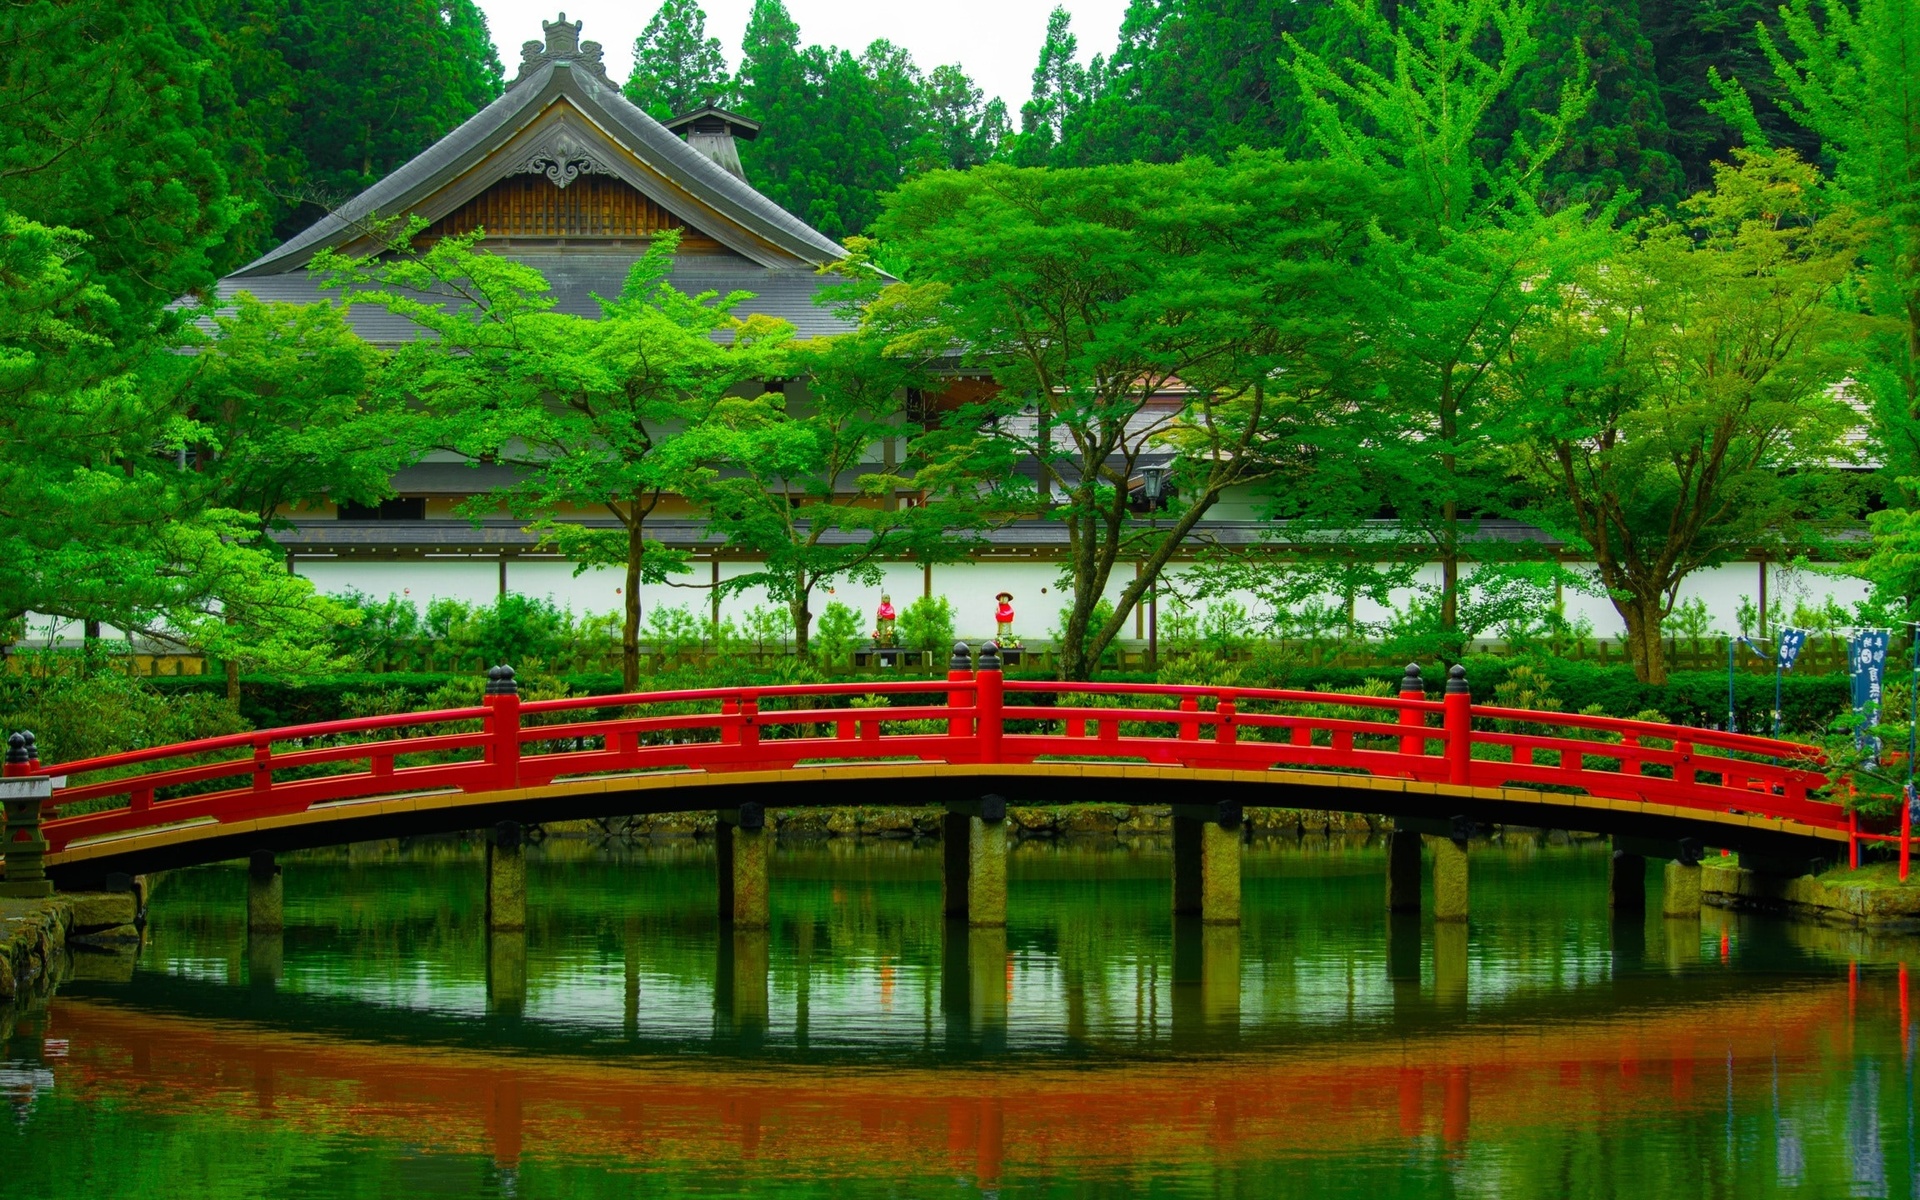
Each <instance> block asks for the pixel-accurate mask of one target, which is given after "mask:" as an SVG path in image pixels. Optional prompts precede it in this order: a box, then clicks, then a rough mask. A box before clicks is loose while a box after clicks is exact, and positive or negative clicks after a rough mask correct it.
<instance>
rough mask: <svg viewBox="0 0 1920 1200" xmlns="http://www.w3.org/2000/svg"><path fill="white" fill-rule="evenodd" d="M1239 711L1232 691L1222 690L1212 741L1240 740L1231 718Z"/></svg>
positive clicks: (1216, 710) (1225, 742)
mask: <svg viewBox="0 0 1920 1200" xmlns="http://www.w3.org/2000/svg"><path fill="white" fill-rule="evenodd" d="M1239 711H1240V710H1239V708H1238V706H1236V705H1235V704H1234V702H1233V693H1231V692H1223V693H1222V694H1221V696H1220V703H1219V705H1218V706H1217V707H1216V708H1215V709H1214V713H1215V718H1216V719H1215V721H1214V726H1213V740H1214V741H1216V742H1219V743H1220V744H1222V745H1226V744H1229V743H1232V742H1237V741H1239V740H1240V729H1239V727H1238V726H1236V725H1235V724H1234V723H1233V719H1234V717H1235V716H1237V715H1238V714H1239ZM1115 724H1118V722H1115Z"/></svg>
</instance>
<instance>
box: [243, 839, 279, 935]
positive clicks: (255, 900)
mask: <svg viewBox="0 0 1920 1200" xmlns="http://www.w3.org/2000/svg"><path fill="white" fill-rule="evenodd" d="M285 899H286V887H285V884H284V882H283V881H282V879H281V877H280V864H278V863H276V862H274V861H273V851H271V850H255V851H254V852H253V854H252V855H250V856H249V857H248V859H247V932H248V933H249V934H255V933H262V934H265V933H271V934H278V933H279V932H280V931H281V930H282V929H284V928H286V916H285V904H284V901H285Z"/></svg>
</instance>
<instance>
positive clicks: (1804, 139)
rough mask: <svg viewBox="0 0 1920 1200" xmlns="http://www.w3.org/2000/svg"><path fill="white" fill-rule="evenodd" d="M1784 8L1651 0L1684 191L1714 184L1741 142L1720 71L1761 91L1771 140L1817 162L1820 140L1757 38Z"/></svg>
mask: <svg viewBox="0 0 1920 1200" xmlns="http://www.w3.org/2000/svg"><path fill="white" fill-rule="evenodd" d="M1778 9H1779V3H1778V0H1643V3H1642V7H1641V9H1640V20H1641V29H1642V31H1643V32H1644V33H1645V34H1646V37H1647V42H1648V44H1649V45H1650V46H1651V47H1652V48H1653V61H1654V65H1655V70H1656V71H1657V72H1658V74H1659V77H1660V94H1661V99H1662V101H1663V103H1664V106H1665V109H1666V114H1667V124H1668V127H1669V129H1670V131H1671V133H1670V136H1669V140H1668V147H1667V148H1668V150H1669V151H1670V152H1671V153H1672V154H1673V156H1674V157H1675V159H1677V160H1678V161H1679V164H1680V172H1681V176H1682V178H1681V188H1682V194H1684V195H1691V194H1692V193H1694V192H1698V191H1702V190H1704V189H1706V188H1709V187H1712V186H1713V179H1714V170H1715V164H1716V163H1719V162H1723V161H1725V160H1726V158H1727V154H1728V152H1729V151H1730V150H1731V149H1732V148H1733V147H1734V146H1736V145H1738V144H1739V142H1740V136H1739V132H1738V131H1737V130H1736V129H1735V128H1734V127H1733V126H1732V125H1731V124H1729V123H1728V122H1727V120H1726V119H1725V117H1724V116H1723V115H1722V114H1721V113H1720V112H1718V111H1716V107H1717V105H1716V102H1717V101H1718V99H1719V94H1718V92H1717V90H1716V89H1715V87H1714V84H1713V79H1712V76H1713V75H1714V74H1716V73H1717V74H1719V75H1720V76H1721V77H1722V78H1726V79H1737V80H1739V81H1740V82H1741V83H1742V84H1744V85H1746V86H1747V87H1748V88H1750V89H1752V90H1753V93H1754V111H1755V114H1756V119H1757V120H1758V122H1759V124H1760V126H1761V127H1762V128H1763V129H1764V130H1765V131H1766V138H1767V142H1768V144H1770V145H1776V146H1791V147H1792V148H1793V149H1795V150H1796V151H1798V152H1799V153H1800V155H1801V157H1803V158H1807V159H1809V160H1811V159H1813V158H1814V157H1815V155H1816V154H1817V153H1818V150H1819V142H1818V140H1817V139H1816V138H1814V137H1812V136H1810V135H1809V134H1808V133H1807V131H1806V130H1804V129H1802V128H1800V127H1799V126H1797V125H1795V124H1794V123H1793V120H1792V119H1791V118H1790V117H1788V116H1787V114H1786V113H1784V112H1782V111H1781V109H1780V106H1779V104H1778V103H1777V102H1776V101H1777V98H1778V96H1779V89H1778V87H1777V85H1775V84H1774V82H1773V72H1772V71H1771V69H1770V68H1769V67H1768V64H1767V60H1766V56H1765V54H1764V53H1763V52H1762V50H1761V48H1760V42H1759V39H1758V38H1756V37H1755V36H1754V29H1755V27H1756V26H1757V25H1759V24H1761V23H1762V22H1764V21H1767V20H1769V19H1772V18H1773V17H1775V15H1776V13H1777V12H1778Z"/></svg>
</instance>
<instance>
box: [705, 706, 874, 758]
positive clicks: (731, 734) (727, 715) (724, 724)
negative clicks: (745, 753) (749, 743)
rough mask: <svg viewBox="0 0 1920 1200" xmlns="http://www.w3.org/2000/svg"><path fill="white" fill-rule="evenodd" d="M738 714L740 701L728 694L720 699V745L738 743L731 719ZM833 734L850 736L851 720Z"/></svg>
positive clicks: (734, 726)
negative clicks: (841, 730)
mask: <svg viewBox="0 0 1920 1200" xmlns="http://www.w3.org/2000/svg"><path fill="white" fill-rule="evenodd" d="M739 715H740V702H739V701H738V700H735V699H734V698H733V697H731V696H729V697H727V698H726V699H724V700H722V701H720V744H721V745H723V746H738V745H739V744H740V726H739V724H738V723H737V722H735V721H734V720H732V718H734V717H737V716H739ZM841 728H845V729H846V732H845V733H841V732H840V729H841ZM834 736H836V737H852V736H853V730H852V724H851V722H841V723H838V724H837V725H836V728H835V732H834Z"/></svg>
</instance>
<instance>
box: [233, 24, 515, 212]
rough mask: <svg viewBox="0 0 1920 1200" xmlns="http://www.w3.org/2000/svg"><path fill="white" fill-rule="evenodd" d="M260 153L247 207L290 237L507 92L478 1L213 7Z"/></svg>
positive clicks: (240, 100)
mask: <svg viewBox="0 0 1920 1200" xmlns="http://www.w3.org/2000/svg"><path fill="white" fill-rule="evenodd" d="M209 3H210V4H211V6H212V11H213V12H214V13H215V14H217V15H216V16H215V17H214V18H213V24H214V25H215V26H216V27H217V28H220V29H222V30H225V31H228V32H227V33H226V34H225V35H224V37H225V43H226V45H227V46H228V47H230V49H231V52H232V53H233V54H234V55H235V57H233V58H231V59H230V60H229V64H228V65H229V70H230V72H231V77H232V79H233V83H234V86H235V88H236V90H237V99H238V103H239V104H240V106H241V108H242V109H243V111H244V112H245V114H246V116H247V121H248V128H249V129H251V130H252V131H254V134H255V136H257V137H258V138H259V139H260V141H261V142H262V143H263V145H264V147H265V152H264V159H263V161H261V162H259V163H258V164H257V166H258V167H259V173H258V175H257V178H258V179H259V180H260V182H261V184H262V186H261V187H258V188H256V189H255V190H254V192H253V194H252V195H250V197H249V198H250V199H251V200H252V201H253V202H254V203H255V204H257V205H259V206H261V208H262V210H263V211H265V212H267V213H269V214H271V217H272V220H271V222H270V224H271V226H272V228H273V231H274V232H275V234H276V235H277V236H279V237H282V238H284V237H290V236H292V235H293V234H295V233H298V232H299V231H300V230H301V229H303V228H305V227H306V226H307V225H309V224H311V223H312V222H313V221H314V220H316V219H318V218H319V217H320V216H322V215H324V214H325V213H326V212H327V211H329V210H331V209H332V208H335V207H337V206H338V205H340V204H341V203H343V202H345V201H346V200H348V199H350V198H352V197H353V196H354V195H356V194H358V193H359V192H361V191H363V190H365V189H366V188H367V187H369V186H370V185H372V184H373V183H375V182H377V181H378V180H379V179H380V178H381V177H382V176H384V175H386V174H387V173H388V172H390V171H392V170H393V169H394V168H395V167H398V166H400V165H401V164H402V163H404V162H406V161H408V160H409V159H411V158H413V157H414V156H415V155H418V154H419V153H420V152H421V151H423V150H425V149H426V148H427V147H428V146H431V145H432V144H433V143H434V142H436V141H438V140H439V139H440V138H442V137H444V136H445V135H446V134H447V133H448V132H450V131H451V130H452V129H453V128H454V127H455V126H456V125H459V124H460V123H461V122H462V121H464V120H466V119H467V118H468V117H470V116H472V115H473V114H474V113H476V112H478V111H479V110H480V109H481V108H482V107H484V106H485V105H486V104H487V103H489V102H490V101H492V100H493V99H494V98H495V97H497V96H498V95H499V94H500V91H501V88H502V85H503V79H504V74H505V73H504V71H503V70H502V68H501V65H500V58H499V55H498V54H497V53H496V52H495V50H494V47H493V41H492V38H491V37H490V36H489V33H488V30H487V22H486V17H485V15H484V14H483V13H482V12H481V11H480V9H479V7H478V6H477V5H476V4H475V2H474V0H209Z"/></svg>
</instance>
